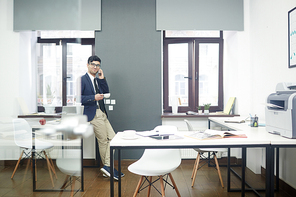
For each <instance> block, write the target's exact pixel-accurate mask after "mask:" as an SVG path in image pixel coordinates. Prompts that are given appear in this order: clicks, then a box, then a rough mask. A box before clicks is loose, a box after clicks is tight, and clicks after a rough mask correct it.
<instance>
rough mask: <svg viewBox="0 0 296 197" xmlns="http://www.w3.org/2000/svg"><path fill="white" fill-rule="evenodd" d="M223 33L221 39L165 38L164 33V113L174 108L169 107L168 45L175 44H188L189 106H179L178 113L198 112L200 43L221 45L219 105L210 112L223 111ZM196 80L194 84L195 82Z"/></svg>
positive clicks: (221, 32) (200, 104)
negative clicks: (197, 73) (197, 74)
mask: <svg viewBox="0 0 296 197" xmlns="http://www.w3.org/2000/svg"><path fill="white" fill-rule="evenodd" d="M223 42H224V40H223V31H220V37H199V38H197V37H184V38H180V37H168V38H167V37H165V31H163V112H164V113H171V112H172V107H171V106H169V76H168V67H169V66H168V45H169V44H174V43H188V80H191V82H189V83H188V106H186V107H185V106H179V108H178V112H180V113H185V112H187V111H198V109H197V107H198V106H201V107H202V109H203V103H199V99H198V94H199V89H198V88H199V79H198V76H196V71H197V70H198V68H199V62H198V61H199V59H198V58H196V57H198V52H199V51H198V45H199V43H218V44H219V60H218V61H219V71H218V72H219V76H218V83H219V84H218V105H217V106H211V107H210V112H215V111H222V110H223ZM193 80H194V82H193Z"/></svg>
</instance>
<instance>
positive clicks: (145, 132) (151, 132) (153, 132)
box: [136, 130, 159, 137]
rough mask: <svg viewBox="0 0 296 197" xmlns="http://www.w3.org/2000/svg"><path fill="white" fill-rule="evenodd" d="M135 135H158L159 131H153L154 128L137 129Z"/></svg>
mask: <svg viewBox="0 0 296 197" xmlns="http://www.w3.org/2000/svg"><path fill="white" fill-rule="evenodd" d="M136 134H137V135H140V136H143V137H150V136H158V135H159V132H158V131H155V130H151V131H137V132H136Z"/></svg>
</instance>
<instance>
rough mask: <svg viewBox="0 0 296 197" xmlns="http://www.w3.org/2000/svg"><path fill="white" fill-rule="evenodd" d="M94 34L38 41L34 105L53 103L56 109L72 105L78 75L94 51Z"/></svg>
mask: <svg viewBox="0 0 296 197" xmlns="http://www.w3.org/2000/svg"><path fill="white" fill-rule="evenodd" d="M94 46H95V39H94V38H79V39H76V38H60V39H56V38H55V39H49V38H46V39H42V38H40V37H38V41H37V49H36V52H37V61H38V65H37V67H38V69H37V75H38V76H37V79H38V81H37V105H38V111H43V110H44V109H43V107H42V106H43V105H45V104H52V105H55V106H58V107H56V111H57V112H59V111H61V107H62V106H67V105H68V106H69V105H75V102H76V95H77V93H78V91H79V90H78V88H80V87H77V84H78V83H77V79H78V78H80V77H81V76H82V75H84V74H85V73H86V72H87V67H86V64H87V59H88V57H89V56H91V55H94V49H95V47H94Z"/></svg>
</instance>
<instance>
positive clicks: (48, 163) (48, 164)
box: [44, 152, 54, 187]
mask: <svg viewBox="0 0 296 197" xmlns="http://www.w3.org/2000/svg"><path fill="white" fill-rule="evenodd" d="M44 155H45V158H46V161H47V167H48V172H49V176H50V179H51V184H52V187H54V183H53V179H52V175H51V169H50V166H51V165H50V162H49V159H48V157H47V155H46V154H45V152H44Z"/></svg>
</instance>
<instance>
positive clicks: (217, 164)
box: [214, 154, 224, 188]
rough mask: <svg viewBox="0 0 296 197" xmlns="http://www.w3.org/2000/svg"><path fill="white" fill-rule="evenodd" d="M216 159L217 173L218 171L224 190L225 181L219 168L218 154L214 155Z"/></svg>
mask: <svg viewBox="0 0 296 197" xmlns="http://www.w3.org/2000/svg"><path fill="white" fill-rule="evenodd" d="M214 159H215V164H216V168H217V171H218V175H219V179H220V182H221V185H222V188H224V184H223V180H222V176H221V172H220V167H219V163H218V160H217V157H216V154H214Z"/></svg>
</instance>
